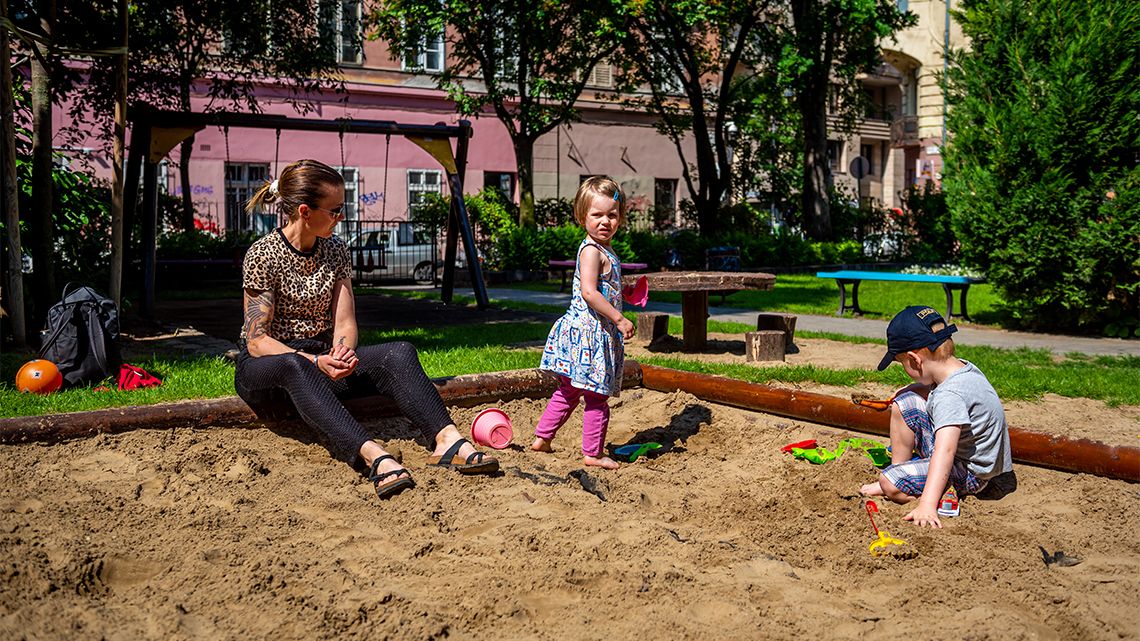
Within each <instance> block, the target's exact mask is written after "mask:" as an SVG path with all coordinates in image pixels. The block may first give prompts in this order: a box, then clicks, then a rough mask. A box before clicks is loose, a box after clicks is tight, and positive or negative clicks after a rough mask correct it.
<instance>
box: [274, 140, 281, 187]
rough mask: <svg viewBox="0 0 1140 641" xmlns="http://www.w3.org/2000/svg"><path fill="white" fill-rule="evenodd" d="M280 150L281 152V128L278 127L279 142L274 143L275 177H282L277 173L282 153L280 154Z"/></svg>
mask: <svg viewBox="0 0 1140 641" xmlns="http://www.w3.org/2000/svg"><path fill="white" fill-rule="evenodd" d="M280 152H281V128H280V127H278V128H277V142H275V143H274V145H273V177H274V178H275V179H276V178H279V177H280V176H278V175H277V168H278V166H279V165H278V164H277V163H278V159H279V158H280V155H279V154H280Z"/></svg>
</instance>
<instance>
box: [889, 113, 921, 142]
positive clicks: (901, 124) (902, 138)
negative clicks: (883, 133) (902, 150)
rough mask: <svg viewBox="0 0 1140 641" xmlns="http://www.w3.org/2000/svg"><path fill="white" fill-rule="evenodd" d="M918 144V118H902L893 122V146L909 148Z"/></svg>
mask: <svg viewBox="0 0 1140 641" xmlns="http://www.w3.org/2000/svg"><path fill="white" fill-rule="evenodd" d="M917 144H918V116H902V117H900V118H895V119H894V121H893V122H891V146H892V147H909V146H911V145H917Z"/></svg>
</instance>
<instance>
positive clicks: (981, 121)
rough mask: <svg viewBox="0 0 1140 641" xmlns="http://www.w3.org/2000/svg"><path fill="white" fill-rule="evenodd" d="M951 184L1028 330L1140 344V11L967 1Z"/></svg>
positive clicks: (978, 245) (971, 257)
mask: <svg viewBox="0 0 1140 641" xmlns="http://www.w3.org/2000/svg"><path fill="white" fill-rule="evenodd" d="M956 18H957V20H958V22H959V23H960V24H961V25H962V29H963V32H964V33H965V35H966V36H967V37H968V38H969V41H970V43H971V44H970V49H969V50H968V51H955V52H954V53H953V57H952V60H953V64H952V65H951V67H950V69H949V71H948V74H947V76H946V82H947V100H948V104H949V114H948V119H947V127H948V129H949V130H950V132H951V134H952V135H951V136H950V140H949V145H948V147H947V149H946V153H945V158H946V168H945V169H944V174H945V179H944V182H943V186H944V189H945V191H946V196H947V201H948V203H949V206H950V210H951V216H952V223H953V226H954V229H955V231H956V232H957V235H958V239H959V241H960V242H961V245H962V247H961V253H962V256H963V258H964V259H965V260H966V261H968V262H970V263H972V264H974V265H977V266H979V267H981V268H982V269H983V270H985V272H986V275H987V277H988V278H989V280H990V282H992V283H993V284H994V285H995V286H997V287H998V288H1000V290H1001V291H1002V292H1003V294H1004V296H1005V300H1006V303H1007V306H1008V309H1009V311H1010V312H1011V313H1012V315H1013V317H1014V318H1015V319H1017V320H1019V321H1020V322H1021V323H1023V324H1025V325H1029V326H1036V327H1042V328H1046V327H1048V328H1059V329H1066V328H1087V329H1094V330H1100V329H1102V328H1109V329H1111V332H1112V333H1114V334H1122V333H1124V331H1125V330H1127V331H1128V332H1129V333H1135V334H1136V335H1140V321H1138V315H1140V251H1138V250H1137V248H1138V247H1140V158H1138V156H1137V150H1138V149H1140V116H1138V114H1140V59H1138V58H1137V56H1136V52H1137V51H1140V4H1138V3H1136V2H1133V1H1132V0H1103V1H1102V2H1090V3H1085V2H1074V1H1072V0H967V1H966V2H965V3H964V4H963V5H961V7H960V10H959V11H958V12H957V14H956Z"/></svg>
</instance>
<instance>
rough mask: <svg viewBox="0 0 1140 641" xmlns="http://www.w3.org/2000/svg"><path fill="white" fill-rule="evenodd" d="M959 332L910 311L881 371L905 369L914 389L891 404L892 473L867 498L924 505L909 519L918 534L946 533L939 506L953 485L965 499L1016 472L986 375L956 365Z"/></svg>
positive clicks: (896, 323) (868, 489)
mask: <svg viewBox="0 0 1140 641" xmlns="http://www.w3.org/2000/svg"><path fill="white" fill-rule="evenodd" d="M956 331H958V328H957V327H955V326H954V325H947V324H946V322H945V321H944V320H943V319H942V315H941V314H939V313H938V312H937V311H935V310H934V309H933V308H930V307H924V306H921V305H916V306H911V307H907V308H906V309H904V310H902V311H901V312H899V313H898V314H896V315H895V317H894V318H893V319H892V320H891V323H890V325H888V326H887V353H886V355H885V356H883V360H882V361H881V362H880V363H879V369H880V370H884V369H886V368H887V367H888V366H889V365H890V364H891V362H892V361H898V362H899V363H900V364H901V365H902V367H903V369H904V370H906V373H907V374H908V375H909V376H910V377H911V378H912V379H914V384H913V385H909V386H907V387H905V388H903V389H902V390H900V391H899V393H898V394H896V395H895V398H894V399H893V400H894V402H893V403H892V404H891V465H889V466H888V467H887V468H885V469H884V470H883V471H882V473H881V474H880V475H879V480H878V482H876V483H868V484H867V485H864V486H863V487H862V488H861V490H860V491H861V492H862V493H863V494H864V495H866V496H886V497H887V498H889V499H890V500H892V501H894V502H896V503H907V502H909V501H910V500H911V499H913V498H916V497H917V498H918V507H916V508H915V509H913V510H911V511H910V513H909V514H907V515H906V516H905V517H903V518H904V519H905V520H908V521H913V522H914V523H915V524H916V525H919V526H927V525H929V526H931V527H936V528H940V527H942V523H941V522H939V520H938V503H939V500H940V499H941V498H942V494H943V492H944V491H945V490H946V488H947V484H948V483H949V484H953V486H954V489H955V491H956V492H957V493H958V495H959V496H965V495H967V494H977V493H978V492H979V491H981V490H982V489H983V488H984V487H985V486H986V484H987V483H988V482H989V481H990V480H991V479H993V478H994V477H996V476H998V475H1000V474H1005V473H1010V474H1012V471H1013V460H1012V457H1011V456H1010V448H1009V428H1008V427H1007V426H1006V422H1005V410H1004V409H1003V408H1002V405H1001V399H999V398H998V395H997V392H995V391H994V388H993V386H992V385H990V382H989V380H987V379H986V376H985V375H984V374H982V372H981V370H979V369H978V368H977V367H975V366H974V365H973V364H972V363H970V362H968V361H963V360H960V359H958V358H955V356H954V341H953V340H952V339H951V338H950V335H951V334H953V333H954V332H956ZM912 452H913V453H916V454H918V458H914V459H912V458H911V455H912Z"/></svg>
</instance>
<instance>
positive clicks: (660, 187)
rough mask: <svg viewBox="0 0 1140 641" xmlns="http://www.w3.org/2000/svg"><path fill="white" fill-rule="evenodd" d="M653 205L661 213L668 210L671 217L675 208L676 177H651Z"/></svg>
mask: <svg viewBox="0 0 1140 641" xmlns="http://www.w3.org/2000/svg"><path fill="white" fill-rule="evenodd" d="M653 207H654V208H655V209H657V211H658V212H660V213H661V214H665V213H666V212H668V214H669V217H670V218H672V216H673V214H674V212H675V211H676V209H677V179H676V178H655V179H653Z"/></svg>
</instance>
